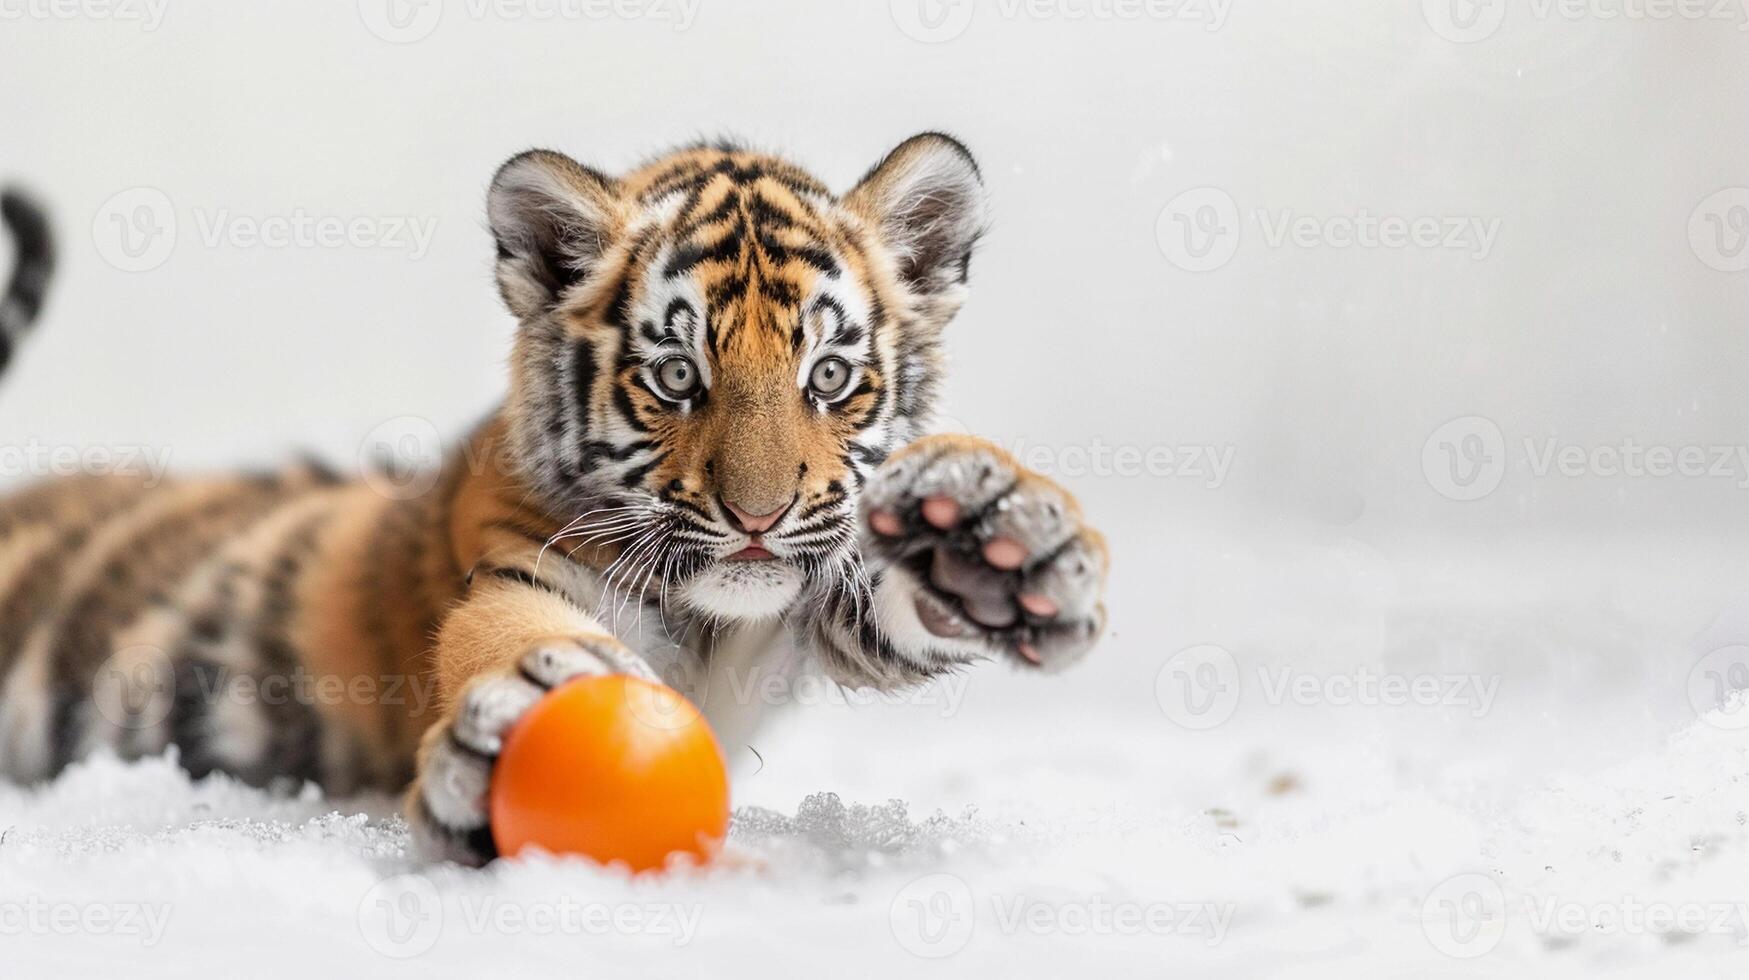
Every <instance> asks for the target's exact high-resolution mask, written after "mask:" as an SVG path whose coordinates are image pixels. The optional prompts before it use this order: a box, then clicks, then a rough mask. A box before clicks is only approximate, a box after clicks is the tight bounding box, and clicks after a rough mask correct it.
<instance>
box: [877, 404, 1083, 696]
mask: <svg viewBox="0 0 1749 980" xmlns="http://www.w3.org/2000/svg"><path fill="white" fill-rule="evenodd" d="M863 513H864V515H865V523H866V527H867V529H866V532H865V533H864V535H863V546H864V549H865V551H866V552H867V553H868V554H869V555H870V556H871V557H873V558H875V559H877V562H878V564H880V565H884V566H885V568H886V571H885V575H886V576H887V577H889V578H894V577H896V578H899V579H901V580H902V581H903V582H904V584H906V585H907V586H909V593H910V595H909V598H910V603H909V605H910V607H911V608H910V609H902V608H901V609H887V610H884V611H883V621H887V622H889V623H890V625H892V626H894V627H896V629H895V632H901V633H902V632H904V631H905V628H906V627H911V626H913V625H915V626H921V628H922V629H923V630H925V631H926V632H927V633H929V634H930V635H932V636H933V637H935V638H936V639H937V641H939V642H941V643H944V644H946V645H948V646H956V645H957V646H962V647H963V646H965V645H971V646H974V647H976V646H980V645H981V646H982V647H984V648H985V649H986V650H988V651H991V652H994V651H1000V652H1005V653H1011V654H1013V655H1014V656H1015V657H1016V658H1017V659H1018V660H1019V661H1020V662H1022V663H1025V664H1028V665H1031V666H1036V667H1044V668H1047V669H1055V668H1060V667H1063V666H1065V665H1067V664H1069V663H1071V662H1073V661H1075V660H1077V659H1079V658H1080V657H1081V656H1082V655H1083V654H1085V653H1086V652H1087V651H1088V649H1090V648H1091V647H1092V645H1093V641H1094V640H1095V639H1096V638H1097V637H1098V636H1099V633H1100V631H1101V630H1102V629H1103V628H1104V626H1105V607H1104V606H1103V605H1102V604H1101V602H1100V599H1101V596H1102V595H1103V593H1104V588H1105V573H1106V564H1107V557H1106V550H1105V539H1104V537H1102V536H1101V535H1100V533H1099V532H1098V531H1095V530H1094V529H1093V528H1090V527H1088V526H1087V525H1085V524H1084V523H1082V520H1081V509H1080V507H1079V506H1078V505H1077V504H1076V502H1075V498H1074V497H1072V496H1070V495H1069V493H1068V491H1066V490H1064V489H1063V488H1062V487H1059V486H1057V485H1056V483H1054V482H1052V481H1051V480H1049V479H1046V478H1045V477H1043V476H1040V475H1039V474H1037V473H1034V472H1032V471H1030V470H1027V469H1025V468H1023V467H1022V466H1020V464H1019V463H1017V462H1015V460H1014V458H1013V457H1012V456H1010V455H1009V454H1008V453H1006V452H1004V451H1003V450H1002V449H1001V448H1000V447H998V446H996V445H995V444H993V443H990V442H987V441H985V440H983V439H977V438H974V437H970V436H952V435H940V436H930V437H927V438H924V439H921V440H918V441H917V442H914V443H912V444H911V445H909V446H907V447H905V448H904V449H903V450H901V451H899V452H897V453H894V454H893V456H892V458H890V459H888V460H887V461H886V462H885V463H884V464H882V466H881V468H880V469H879V470H878V471H877V472H876V473H875V475H874V477H873V479H871V480H870V481H869V485H868V487H867V489H866V491H865V494H864V497H863ZM883 591H885V588H883ZM912 615H914V617H915V619H914V620H912V619H911V616H912ZM894 620H899V622H892V621H894Z"/></svg>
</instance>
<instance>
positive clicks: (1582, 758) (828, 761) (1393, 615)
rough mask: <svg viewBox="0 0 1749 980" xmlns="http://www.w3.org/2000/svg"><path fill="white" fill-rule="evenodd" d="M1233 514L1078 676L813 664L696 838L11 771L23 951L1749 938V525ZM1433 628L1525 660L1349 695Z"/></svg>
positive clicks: (968, 968)
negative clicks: (1535, 544) (423, 858)
mask: <svg viewBox="0 0 1749 980" xmlns="http://www.w3.org/2000/svg"><path fill="white" fill-rule="evenodd" d="M1150 533H1151V532H1148V531H1147V530H1146V529H1145V528H1143V529H1139V534H1140V537H1141V539H1142V540H1140V541H1139V542H1138V543H1137V547H1140V546H1143V545H1145V544H1147V541H1146V538H1147V537H1148V535H1149V534H1150ZM1160 533H1164V532H1160ZM1237 541H1238V539H1235V538H1233V537H1229V536H1226V535H1224V534H1209V535H1207V536H1204V537H1197V536H1194V535H1192V536H1185V535H1180V536H1179V537H1178V538H1177V548H1178V553H1179V554H1181V555H1182V556H1183V561H1184V563H1185V565H1186V567H1192V568H1197V569H1200V570H1201V572H1202V574H1201V575H1200V576H1199V577H1198V580H1197V586H1196V588H1190V589H1180V588H1176V587H1173V588H1165V589H1162V587H1161V586H1162V584H1163V581H1164V580H1163V579H1161V578H1159V577H1156V578H1155V579H1154V580H1150V581H1141V580H1127V581H1126V580H1124V579H1122V578H1120V579H1119V581H1118V582H1117V583H1116V593H1117V594H1116V595H1115V596H1114V601H1113V609H1114V634H1115V635H1114V637H1113V639H1112V640H1111V641H1110V642H1109V643H1108V644H1107V645H1106V647H1105V648H1104V649H1102V650H1101V651H1100V652H1099V654H1098V656H1097V658H1096V659H1095V660H1093V661H1091V662H1089V663H1088V664H1086V665H1084V667H1083V668H1081V669H1080V670H1077V671H1075V672H1072V673H1070V674H1068V675H1065V676H1063V677H1058V678H1050V679H1040V678H1035V677H1025V676H1019V675H1018V674H1016V673H1013V672H1009V671H1006V670H1004V669H1002V668H999V667H991V668H986V669H985V670H984V671H981V672H979V673H976V674H973V675H970V676H969V677H966V678H961V679H960V680H959V681H958V683H957V686H944V687H942V688H937V689H932V690H928V691H924V692H919V693H916V694H912V695H909V696H907V697H903V698H897V699H890V700H889V701H888V702H884V703H870V702H868V701H866V700H864V699H850V700H848V701H847V700H846V699H843V698H835V697H831V696H829V695H828V694H826V693H825V692H824V691H823V690H822V689H818V688H810V689H807V690H798V691H796V692H795V694H796V698H797V700H804V701H819V702H823V703H818V704H810V705H807V706H806V707H803V708H800V709H798V710H796V711H793V712H790V713H788V714H786V715H784V716H783V718H782V720H781V721H780V722H779V724H778V727H777V728H776V729H775V730H773V731H771V732H768V733H766V734H764V735H762V736H761V737H760V741H759V743H758V744H757V745H756V746H753V747H752V748H751V749H750V750H738V749H736V747H730V751H731V754H732V755H733V756H735V757H736V758H735V762H736V764H737V767H738V772H737V777H736V786H735V791H736V794H737V797H738V802H739V808H738V811H737V813H736V817H735V824H734V828H733V831H732V833H731V842H730V848H729V850H728V853H727V855H726V858H725V859H724V860H723V861H722V862H721V863H720V864H718V865H717V866H714V867H712V868H709V869H704V870H698V869H679V870H676V871H675V872H673V873H671V874H668V875H667V876H664V877H644V878H634V877H630V876H627V875H625V874H622V873H620V872H618V871H615V870H611V869H603V868H599V867H596V866H592V865H589V864H586V863H583V862H580V861H575V860H561V859H553V858H537V859H531V860H522V861H516V862H500V863H499V864H498V865H495V866H494V867H492V868H489V869H487V870H484V871H470V870H464V869H459V868H452V867H437V868H432V867H422V866H420V865H418V864H417V863H415V862H413V861H412V860H411V859H410V858H409V856H408V855H407V853H406V850H405V849H406V844H407V833H406V827H405V825H404V824H403V823H402V822H401V821H400V819H399V818H398V817H397V816H396V815H395V808H394V804H393V801H392V800H389V799H386V798H374V797H367V798H356V799H344V800H332V799H324V798H322V797H321V795H320V794H318V793H316V792H315V791H314V790H313V789H306V790H305V791H304V792H302V793H300V794H295V795H284V794H282V795H272V794H268V793H264V792H260V791H257V790H253V789H250V788H247V787H243V786H240V785H237V784H235V783H233V782H231V781H229V780H227V779H224V778H212V779H207V780H204V781H201V782H198V783H195V782H190V781H189V780H188V778H187V777H186V776H185V775H183V774H182V773H181V772H180V771H179V770H178V769H176V768H175V766H174V764H173V763H172V762H171V761H170V760H167V759H150V760H145V761H142V762H138V763H133V764H126V763H122V762H120V761H118V760H116V759H113V758H99V759H93V760H90V761H88V762H87V763H85V764H82V765H79V766H77V767H75V768H74V769H72V770H70V771H68V772H67V773H65V774H64V775H63V776H62V777H61V778H60V779H58V780H56V781H55V782H54V783H52V784H50V785H47V786H45V787H41V788H37V789H19V788H0V829H3V832H4V837H3V839H0V935H3V937H4V938H3V943H4V946H3V948H4V950H5V961H6V964H7V968H6V975H7V976H9V977H12V976H18V977H36V976H50V975H55V976H61V975H75V976H83V975H99V974H103V975H108V974H110V973H113V972H115V971H116V970H118V969H126V970H127V971H128V972H129V975H132V976H191V975H201V974H202V973H203V972H209V971H210V972H213V973H216V974H218V975H251V976H269V977H271V976H286V977H291V976H297V977H307V976H310V975H320V974H321V973H322V972H323V971H329V972H332V973H334V974H336V975H345V976H353V975H370V976H385V977H395V976H421V977H432V976H468V975H479V974H490V975H499V974H502V973H505V972H513V973H514V975H517V976H531V977H540V976H555V977H557V976H577V975H590V976H639V977H644V976H652V977H670V976H672V977H694V976H711V977H724V976H764V975H777V976H786V975H795V974H801V973H803V972H809V973H813V972H818V971H819V970H821V969H829V970H830V971H831V972H832V974H833V975H843V976H851V977H860V976H870V977H873V976H892V975H907V976H910V975H942V976H955V977H963V976H983V975H1020V976H1052V975H1083V974H1089V973H1091V974H1093V975H1100V976H1150V977H1158V976H1164V975H1194V976H1215V977H1221V976H1232V977H1256V976H1326V975H1331V976H1333V975H1343V976H1349V975H1355V974H1357V973H1364V974H1367V975H1393V976H1411V975H1413V976H1442V977H1466V976H1503V975H1504V976H1535V977H1566V976H1572V977H1590V976H1654V975H1656V976H1666V975H1684V976H1742V975H1744V971H1746V970H1749V957H1746V956H1745V952H1744V945H1745V944H1746V943H1749V911H1746V907H1745V905H1744V904H1743V903H1745V902H1749V894H1746V893H1745V889H1744V886H1743V882H1744V881H1745V878H1744V875H1743V871H1742V869H1743V867H1744V866H1745V861H1746V860H1749V833H1746V830H1745V824H1746V821H1749V779H1745V773H1749V731H1746V730H1745V729H1744V728H1743V722H1744V721H1746V720H1749V715H1746V714H1743V713H1742V712H1744V711H1749V706H1742V705H1739V704H1738V703H1737V702H1735V701H1726V702H1725V703H1723V704H1720V705H1715V706H1710V707H1707V706H1704V705H1703V707H1706V710H1704V711H1702V712H1701V713H1698V714H1697V713H1696V712H1695V711H1694V710H1693V709H1692V708H1690V707H1689V706H1688V705H1689V699H1688V695H1687V691H1686V688H1685V686H1684V685H1685V683H1686V679H1687V678H1688V676H1689V672H1690V667H1691V665H1694V664H1697V663H1699V662H1700V661H1701V660H1702V659H1703V657H1704V653H1705V651H1707V650H1712V649H1716V648H1720V647H1728V646H1729V645H1730V644H1732V643H1738V642H1742V637H1741V633H1742V630H1743V627H1744V626H1745V625H1746V624H1749V618H1745V617H1744V616H1743V615H1742V610H1743V608H1744V607H1743V606H1742V605H1741V604H1732V603H1731V602H1729V601H1727V600H1726V599H1725V598H1724V596H1725V593H1726V590H1727V587H1726V584H1725V583H1727V582H1728V581H1729V580H1730V577H1729V576H1727V575H1722V574H1719V569H1720V568H1721V567H1730V563H1731V562H1732V561H1734V559H1733V558H1731V557H1730V556H1728V555H1724V554H1723V553H1719V552H1712V553H1711V554H1712V555H1713V558H1712V561H1713V562H1716V564H1709V562H1708V561H1705V560H1702V558H1699V557H1694V558H1692V559H1691V561H1690V565H1689V569H1688V571H1687V572H1686V573H1685V574H1684V575H1679V576H1677V577H1675V578H1672V577H1671V575H1670V574H1669V571H1668V569H1667V567H1666V566H1665V565H1664V564H1663V563H1661V562H1659V561H1656V560H1651V559H1648V560H1646V561H1645V562H1643V564H1642V566H1641V569H1642V570H1641V571H1640V572H1638V573H1635V574H1627V573H1624V572H1623V571H1622V569H1624V568H1628V567H1632V566H1631V563H1628V562H1625V561H1622V560H1621V558H1622V554H1623V553H1624V549H1625V550H1626V551H1633V550H1634V548H1641V549H1643V548H1645V547H1650V546H1643V545H1635V546H1633V547H1632V548H1630V547H1629V546H1628V545H1627V544H1624V543H1621V542H1617V543H1615V544H1613V545H1611V546H1610V547H1611V549H1612V552H1613V553H1614V554H1615V560H1613V561H1610V562H1599V561H1597V560H1595V556H1593V555H1581V554H1570V555H1568V556H1567V557H1566V558H1564V559H1562V560H1561V561H1560V562H1558V563H1554V562H1552V560H1551V559H1548V558H1547V557H1546V556H1545V557H1544V559H1543V561H1542V563H1541V564H1540V565H1538V566H1535V567H1534V568H1533V567H1531V566H1528V565H1527V564H1526V563H1525V562H1524V560H1523V555H1522V553H1519V552H1515V551H1511V550H1503V549H1499V548H1495V549H1489V550H1481V549H1471V550H1470V551H1469V552H1467V553H1466V552H1465V551H1463V550H1462V549H1453V548H1446V549H1443V550H1438V551H1437V552H1436V551H1435V550H1434V549H1428V548H1422V549H1419V550H1418V551H1416V552H1415V553H1416V554H1419V555H1422V556H1423V558H1422V559H1421V560H1419V561H1413V560H1407V559H1404V558H1402V557H1400V556H1399V557H1394V558H1386V557H1385V555H1386V554H1399V555H1400V554H1401V553H1402V552H1403V549H1402V548H1399V547H1398V546H1396V545H1393V546H1391V547H1386V548H1380V547H1375V546H1370V545H1361V544H1359V543H1357V542H1356V541H1354V540H1351V539H1348V538H1340V537H1331V538H1328V539H1307V540H1300V541H1297V542H1289V543H1283V542H1282V541H1279V540H1278V541H1272V542H1271V543H1270V544H1268V545H1267V546H1264V545H1252V546H1242V545H1241V544H1239V543H1237ZM1682 547H1684V546H1683V545H1681V544H1680V543H1676V542H1672V543H1670V544H1669V545H1668V548H1669V551H1670V553H1672V554H1675V553H1677V552H1679V551H1680V550H1681V548H1682ZM1121 551H1122V549H1120V553H1121ZM1435 553H1437V554H1440V555H1441V556H1443V557H1442V558H1441V560H1440V561H1438V562H1433V561H1430V560H1427V559H1426V558H1425V556H1427V555H1431V554H1435ZM1689 554H1690V555H1691V556H1694V555H1701V556H1704V555H1706V554H1709V552H1707V551H1705V549H1704V548H1700V549H1694V550H1691V551H1690V552H1689ZM1557 564H1558V567H1559V569H1560V570H1561V572H1562V574H1560V575H1551V574H1550V571H1551V568H1553V567H1556V566H1557ZM1315 568H1316V569H1322V570H1323V574H1321V575H1319V576H1313V575H1311V574H1309V570H1311V569H1315ZM1604 569H1610V570H1609V571H1604ZM1484 573H1485V574H1484ZM1539 582H1540V583H1542V584H1541V585H1540V586H1538V585H1535V584H1534V583H1539ZM1464 583H1468V584H1467V585H1465V584H1464ZM1288 585H1291V586H1292V588H1283V586H1288ZM1265 594H1273V595H1274V596H1275V597H1276V598H1277V599H1278V600H1279V602H1278V603H1276V604H1274V605H1271V606H1268V607H1265V606H1264V605H1262V604H1259V603H1258V602H1257V600H1258V599H1259V597H1261V596H1263V595H1265ZM1222 597H1226V598H1222ZM1226 603H1231V604H1232V605H1233V608H1227V606H1226V605H1225V604H1226ZM1241 608H1248V609H1249V615H1248V616H1244V617H1239V616H1237V615H1236V613H1237V612H1238V611H1239V610H1240V609H1241ZM1721 608H1722V609H1724V610H1725V611H1724V612H1723V613H1722V614H1721V613H1718V612H1717V611H1716V610H1717V609H1721ZM1266 609H1267V611H1266ZM1706 609H1714V610H1715V611H1714V612H1713V613H1712V614H1710V615H1709V614H1706V613H1705V612H1704V610H1706ZM1216 621H1219V622H1221V623H1225V624H1227V626H1226V629H1225V631H1224V632H1225V634H1226V636H1230V637H1231V639H1230V640H1228V641H1227V642H1228V644H1229V647H1230V649H1231V650H1232V651H1233V656H1234V657H1235V663H1236V664H1237V665H1240V669H1241V672H1240V675H1239V676H1240V678H1241V684H1240V687H1241V689H1242V692H1241V693H1242V697H1241V700H1240V701H1239V702H1238V704H1237V707H1236V710H1234V711H1233V712H1232V715H1231V717H1230V718H1228V719H1227V720H1226V721H1225V723H1223V724H1219V725H1212V726H1208V727H1205V728H1201V729H1198V728H1196V727H1186V726H1184V725H1181V724H1178V723H1177V722H1176V721H1174V720H1173V718H1174V717H1175V714H1176V716H1177V717H1182V718H1190V717H1191V716H1189V715H1184V714H1183V713H1182V712H1176V713H1175V712H1174V711H1173V710H1169V708H1170V703H1169V701H1168V700H1164V699H1168V698H1169V696H1170V691H1171V688H1170V687H1168V686H1162V685H1161V683H1160V677H1161V676H1162V675H1163V673H1164V672H1165V671H1166V669H1167V667H1168V666H1169V665H1170V664H1171V663H1173V662H1174V657H1175V655H1176V653H1177V651H1179V650H1182V649H1185V648H1187V647H1192V646H1195V645H1196V644H1195V643H1193V642H1191V641H1190V639H1188V638H1183V639H1184V642H1179V639H1167V640H1166V641H1165V642H1161V641H1162V638H1163V637H1164V635H1165V634H1166V633H1167V632H1168V630H1167V629H1165V628H1164V627H1165V626H1166V624H1173V625H1172V629H1173V630H1179V629H1182V630H1198V629H1201V630H1207V632H1204V633H1202V634H1201V639H1203V640H1206V639H1207V638H1208V637H1210V636H1217V635H1221V631H1218V630H1216V629H1214V628H1211V627H1210V625H1209V624H1210V623H1214V622H1216ZM1241 623H1244V628H1240V624H1241ZM1709 623H1710V624H1711V625H1710V626H1709ZM1381 624H1383V625H1381ZM1321 630H1322V631H1324V632H1325V634H1326V635H1324V636H1322V637H1319V636H1317V635H1315V634H1317V633H1319V631H1321ZM1226 636H1223V639H1225V638H1226ZM1332 637H1334V638H1335V639H1334V640H1333V639H1331V638H1332ZM1224 648H1225V647H1224ZM1342 650H1346V651H1348V655H1347V658H1346V659H1343V657H1342V655H1341V653H1340V651H1342ZM1622 651H1637V652H1638V654H1637V655H1638V659H1637V660H1633V661H1631V662H1630V661H1624V659H1623V658H1624V657H1626V656H1627V655H1628V654H1627V653H1624V652H1622ZM1502 664H1504V665H1506V666H1505V667H1501V666H1500V665H1502ZM1428 665H1436V666H1438V667H1439V670H1440V671H1442V673H1441V674H1440V676H1442V677H1452V678H1465V677H1476V678H1492V679H1493V680H1494V681H1495V682H1496V697H1495V698H1494V700H1493V701H1492V702H1490V703H1489V704H1488V706H1487V708H1486V710H1485V711H1480V710H1479V709H1480V707H1481V703H1480V702H1479V701H1478V700H1477V699H1476V698H1474V697H1473V696H1472V695H1473V694H1474V691H1471V692H1470V693H1469V694H1466V693H1464V692H1462V691H1457V690H1456V688H1455V687H1449V688H1448V689H1447V690H1446V691H1445V692H1444V693H1443V694H1442V695H1441V696H1442V697H1446V698H1447V699H1446V700H1445V701H1443V702H1442V703H1438V704H1418V703H1414V702H1413V701H1412V700H1410V701H1409V703H1404V704H1399V705H1395V706H1392V705H1389V704H1376V703H1336V702H1337V701H1340V700H1341V698H1342V696H1343V695H1344V693H1345V692H1348V691H1349V689H1348V688H1345V687H1343V686H1341V685H1340V684H1336V685H1332V684H1329V683H1328V681H1329V680H1330V679H1331V678H1349V679H1353V678H1354V677H1356V676H1359V675H1361V674H1363V673H1364V671H1362V670H1361V668H1365V669H1366V670H1371V671H1374V672H1376V673H1379V674H1381V675H1386V674H1398V673H1414V672H1415V671H1419V670H1423V669H1424V668H1426V667H1427V666H1428ZM1284 669H1291V670H1292V671H1297V672H1299V673H1300V674H1302V675H1307V676H1311V677H1313V678H1314V679H1315V680H1317V681H1318V682H1319V686H1318V687H1317V688H1315V690H1314V691H1313V695H1312V696H1311V697H1310V699H1309V701H1308V699H1307V698H1305V697H1299V696H1296V695H1293V694H1291V693H1287V692H1289V691H1291V690H1292V689H1291V688H1280V689H1279V690H1278V691H1277V693H1276V694H1275V695H1273V698H1274V701H1275V702H1280V703H1272V702H1271V701H1270V700H1269V699H1270V698H1271V697H1272V695H1270V694H1269V691H1270V690H1271V687H1272V685H1275V684H1276V683H1277V680H1278V679H1279V678H1280V677H1281V676H1282V673H1281V672H1282V671H1283V670H1284ZM1616 675H1620V676H1619V677H1616V679H1615V680H1610V679H1609V678H1611V677H1615V676H1616ZM1354 690H1355V691H1359V690H1364V688H1361V687H1357V688H1354ZM1381 690H1382V688H1381ZM1477 690H1479V688H1478V689H1477ZM1163 692H1166V693H1163ZM1453 692H1455V693H1453ZM1447 695H1449V697H1447ZM1354 697H1356V698H1359V699H1360V700H1364V696H1362V695H1354ZM1259 699H1262V700H1259ZM1320 699H1322V700H1323V701H1324V703H1315V702H1318V701H1319V700H1320ZM1289 702H1292V703H1289ZM1198 724H1200V722H1198ZM755 750H756V751H757V753H758V755H757V756H754V755H753V751H755ZM759 760H763V761H759ZM904 801H908V802H904Z"/></svg>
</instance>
